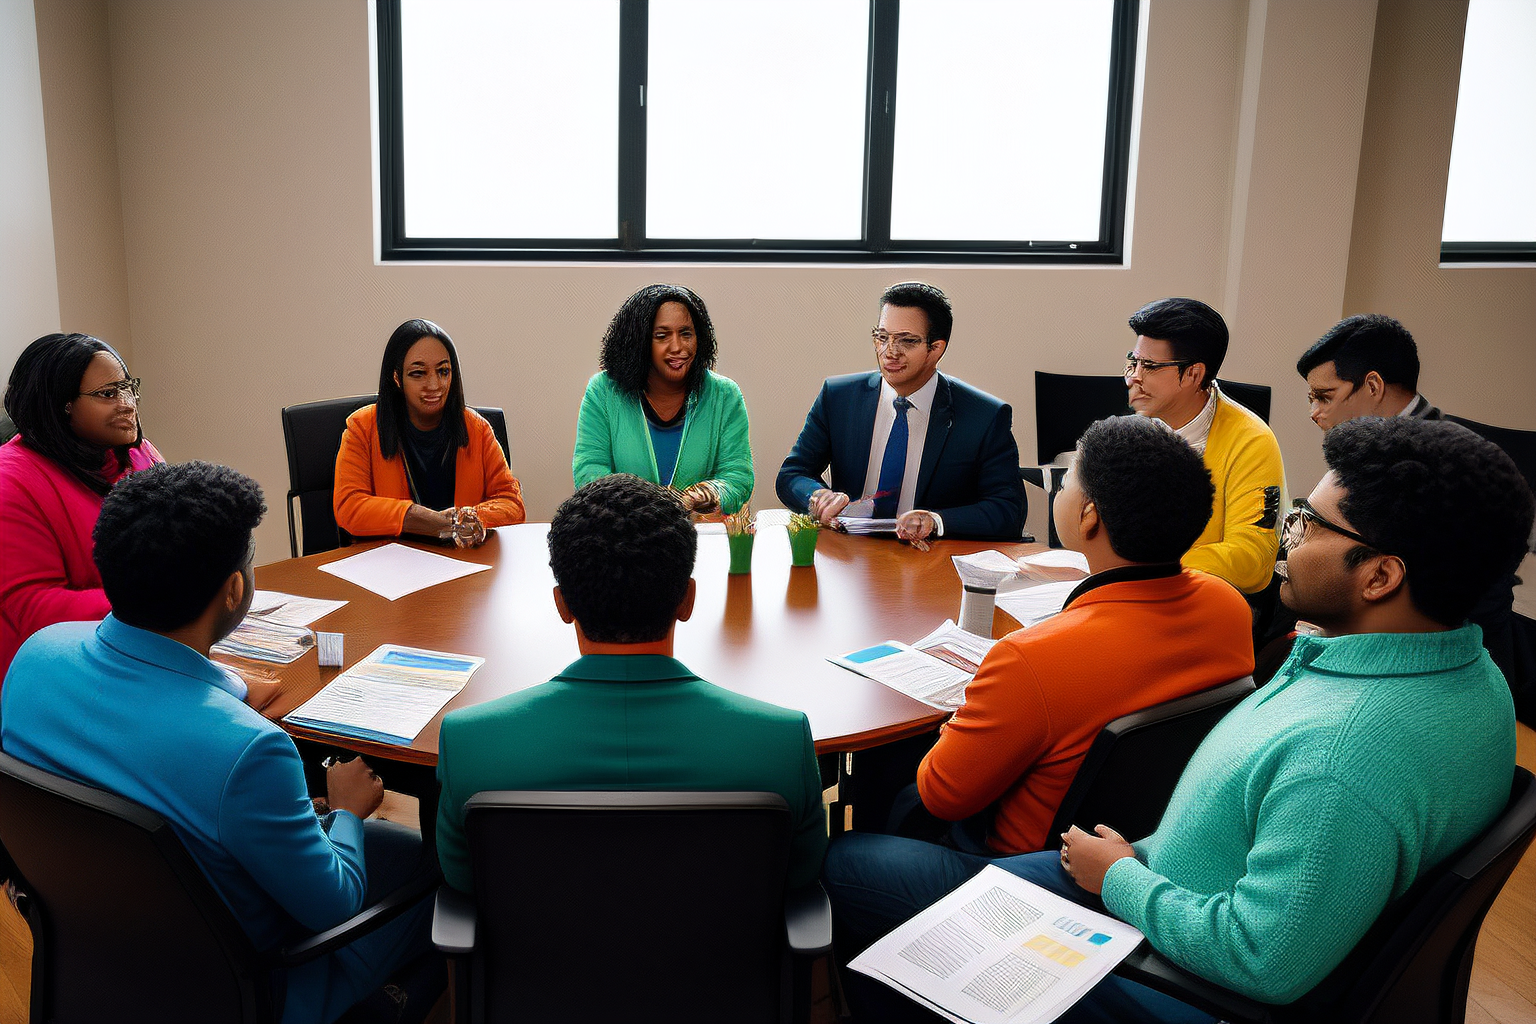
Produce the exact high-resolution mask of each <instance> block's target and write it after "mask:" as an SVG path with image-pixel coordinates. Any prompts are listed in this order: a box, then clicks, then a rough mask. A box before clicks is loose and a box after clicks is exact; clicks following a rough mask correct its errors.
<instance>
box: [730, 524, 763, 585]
mask: <svg viewBox="0 0 1536 1024" xmlns="http://www.w3.org/2000/svg"><path fill="white" fill-rule="evenodd" d="M725 539H726V540H728V541H730V544H731V573H730V574H731V575H732V576H740V575H742V574H744V573H749V572H751V571H752V542H753V541H754V540H756V539H757V537H756V536H755V535H753V534H750V533H728V534H726V537H725Z"/></svg>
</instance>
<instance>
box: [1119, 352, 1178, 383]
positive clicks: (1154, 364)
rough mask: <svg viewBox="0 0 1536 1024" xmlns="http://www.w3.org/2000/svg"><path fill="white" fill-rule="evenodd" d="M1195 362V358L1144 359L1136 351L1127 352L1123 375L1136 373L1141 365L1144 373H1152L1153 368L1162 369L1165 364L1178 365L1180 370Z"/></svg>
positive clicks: (1127, 375)
mask: <svg viewBox="0 0 1536 1024" xmlns="http://www.w3.org/2000/svg"><path fill="white" fill-rule="evenodd" d="M1193 364H1194V360H1193V359H1165V360H1161V361H1159V360H1156V359H1143V358H1142V357H1141V356H1139V355H1137V354H1136V353H1134V352H1127V353H1126V354H1125V373H1124V374H1122V375H1121V376H1124V377H1130V376H1133V375H1135V373H1136V368H1137V367H1138V366H1139V367H1141V372H1142V373H1151V372H1152V371H1153V370H1161V369H1162V368H1163V367H1165V366H1177V367H1178V368H1179V369H1180V370H1184V369H1187V368H1188V367H1190V366H1191V365H1193Z"/></svg>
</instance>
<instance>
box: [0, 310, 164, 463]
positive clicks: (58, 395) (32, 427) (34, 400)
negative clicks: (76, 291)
mask: <svg viewBox="0 0 1536 1024" xmlns="http://www.w3.org/2000/svg"><path fill="white" fill-rule="evenodd" d="M98 352H105V353H107V355H109V356H111V357H112V358H113V359H116V360H117V365H119V366H121V367H123V376H124V377H127V376H128V367H127V365H126V364H124V362H123V357H122V356H120V355H118V354H117V350H116V349H114V348H113V347H112V346H111V345H108V344H107V343H106V342H104V341H102V340H101V339H100V338H93V337H91V336H90V335H89V334H45V335H43V336H42V337H41V338H38V339H37V340H36V341H34V342H32V344H30V345H28V346H27V347H26V348H25V349H23V350H22V353H21V355H20V356H18V357H17V358H16V365H15V366H13V367H11V378H10V381H9V382H8V383H7V384H6V388H5V414H6V415H7V416H9V417H10V418H11V422H12V423H15V424H16V430H17V432H18V433H20V434H21V440H22V442H23V443H24V444H25V445H26V446H27V447H28V448H31V449H32V450H33V451H35V452H37V453H38V454H39V455H42V456H45V457H47V458H49V459H52V460H53V461H54V462H56V463H58V464H59V465H60V466H62V467H64V469H65V470H66V471H67V472H68V473H69V474H70V475H71V476H73V477H74V478H75V479H77V480H79V481H80V482H81V483H82V484H84V485H85V486H86V487H89V488H90V489H91V490H93V491H95V492H96V493H97V494H106V493H107V491H108V490H110V489H111V487H112V484H111V483H110V482H109V480H108V478H107V476H106V475H105V474H104V473H103V469H104V464H105V462H106V459H107V452H108V451H111V452H112V453H113V454H114V455H115V456H116V457H117V465H118V469H119V470H123V469H127V468H128V457H129V456H128V451H129V449H131V448H137V447H138V446H139V445H140V444H142V443H143V441H144V425H143V423H142V422H141V423H140V424H139V432H138V435H137V436H136V437H135V438H134V439H133V443H132V444H125V445H119V446H117V447H115V448H111V449H108V448H104V447H102V446H101V445H97V444H92V443H91V442H89V441H86V440H83V439H81V438H80V437H78V436H76V434H75V432H74V430H72V429H71V428H70V426H69V413H67V412H65V411H64V407H65V406H66V405H68V404H69V403H71V402H73V401H74V400H75V398H76V396H78V395H79V393H80V379H81V378H82V377H84V376H85V370H86V367H88V366H90V364H91V360H92V359H95V358H96V353H98Z"/></svg>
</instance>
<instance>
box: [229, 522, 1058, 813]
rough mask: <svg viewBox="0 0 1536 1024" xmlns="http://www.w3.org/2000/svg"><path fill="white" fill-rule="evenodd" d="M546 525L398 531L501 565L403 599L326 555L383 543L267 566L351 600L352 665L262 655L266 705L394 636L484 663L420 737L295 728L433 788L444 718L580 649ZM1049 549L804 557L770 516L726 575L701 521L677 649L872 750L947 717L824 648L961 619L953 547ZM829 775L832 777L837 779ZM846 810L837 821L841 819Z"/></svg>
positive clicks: (827, 739)
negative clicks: (270, 677) (483, 535)
mask: <svg viewBox="0 0 1536 1024" xmlns="http://www.w3.org/2000/svg"><path fill="white" fill-rule="evenodd" d="M548 530H549V527H548V524H544V523H525V524H521V525H518V526H510V527H503V528H501V529H499V530H496V531H493V532H492V534H491V536H490V537H489V539H488V540H487V541H486V543H485V544H484V545H483V546H481V547H479V548H472V549H462V550H456V549H454V548H452V547H445V546H442V545H439V544H434V543H431V542H417V541H412V540H409V539H402V540H396V541H393V543H405V544H409V545H411V546H413V547H420V548H423V549H424V550H430V551H433V552H435V553H438V554H442V555H445V556H447V557H450V558H459V559H465V560H468V561H472V562H477V563H481V564H485V565H489V566H491V568H490V570H489V571H484V572H476V573H474V574H472V575H469V576H465V577H461V578H459V579H456V580H452V581H449V582H447V583H442V584H438V585H436V586H432V587H428V588H426V589H423V590H419V591H416V592H415V593H412V594H408V595H406V596H404V597H401V598H399V599H398V600H394V601H391V600H388V599H386V598H384V597H381V596H379V595H377V594H374V593H373V592H371V591H369V590H365V589H363V588H362V587H359V586H357V585H355V584H352V583H350V582H347V581H345V580H342V579H339V578H337V577H336V576H333V575H331V574H329V573H325V572H321V571H320V567H321V566H322V565H325V564H327V563H329V562H333V561H336V560H338V559H343V558H348V557H350V556H352V555H355V554H358V553H359V552H361V551H364V550H367V549H368V548H370V547H375V546H377V545H379V544H382V543H388V542H386V541H371V542H366V543H361V544H356V545H353V546H351V547H346V548H340V549H337V550H334V551H328V552H324V553H322V554H316V555H309V556H306V557H303V558H295V559H289V560H286V561H281V562H274V563H270V564H267V565H263V566H260V567H258V568H257V569H256V585H257V587H258V588H259V589H262V590H275V591H281V592H284V593H288V594H295V595H301V596H305V597H317V598H327V599H333V600H345V601H346V602H347V604H346V605H345V606H344V607H342V608H339V609H337V610H336V611H334V612H331V613H330V614H328V615H326V616H325V617H324V618H321V619H319V620H317V621H316V622H315V623H313V628H315V629H317V630H324V631H327V632H339V633H341V634H343V636H344V638H345V639H344V664H343V667H342V668H320V667H319V663H318V657H317V655H316V653H315V652H314V651H310V652H307V653H305V654H304V655H303V656H302V657H300V658H299V659H298V660H297V661H295V662H293V663H292V664H289V665H284V666H276V667H273V666H262V667H263V668H265V669H267V670H269V671H274V672H275V675H276V677H277V679H278V682H279V690H278V694H277V696H276V697H275V698H274V699H273V700H272V701H271V702H270V703H268V704H267V706H266V707H264V708H263V713H264V714H266V715H267V716H268V717H270V718H272V719H274V720H278V721H279V722H281V719H282V716H284V715H285V714H287V713H289V712H290V711H292V710H293V709H295V708H297V707H298V706H299V705H301V704H303V703H304V702H305V701H306V700H308V699H309V698H310V697H311V696H313V695H314V694H315V693H316V692H318V691H319V690H320V688H321V687H323V686H324V685H325V684H326V683H327V682H329V681H330V680H332V679H334V678H335V677H336V676H337V675H338V674H339V673H340V672H341V671H344V669H345V668H347V667H350V666H352V665H353V664H355V663H356V662H358V661H360V660H362V659H363V658H364V657H366V656H367V655H368V654H369V653H370V652H372V651H373V650H374V649H375V648H377V647H378V646H380V645H381V644H386V643H389V644H400V645H405V646H410V647H421V648H427V649H430V650H435V651H443V652H448V653H452V654H460V655H472V656H477V657H481V658H484V659H485V663H484V664H483V665H482V666H480V668H479V669H478V670H477V671H476V672H475V673H474V675H473V677H471V679H470V680H469V682H468V683H467V684H466V685H465V687H464V688H463V690H461V691H460V692H459V693H458V694H457V695H456V696H454V698H453V699H452V700H450V701H449V702H448V704H447V705H446V706H445V707H444V709H443V710H442V711H441V712H439V713H438V715H437V716H436V717H434V718H433V719H432V721H431V722H430V723H429V724H428V725H427V726H426V728H425V729H423V730H422V731H421V733H420V734H419V735H417V736H416V738H415V739H414V740H413V741H412V742H411V743H410V744H409V745H408V746H397V745H391V744H386V743H380V742H375V741H370V740H364V739H357V738H353V737H347V736H340V735H334V734H329V733H322V732H317V731H314V730H312V729H307V728H299V727H296V726H293V725H291V724H289V723H282V724H283V725H284V728H285V729H287V730H288V732H289V733H290V735H292V736H293V737H294V738H295V740H296V741H298V742H299V743H300V746H301V748H304V749H305V750H306V753H314V752H316V751H319V750H321V749H327V750H329V749H340V750H350V751H356V752H357V753H360V754H363V755H365V756H366V757H367V758H368V759H369V763H370V764H372V765H373V766H374V767H375V768H376V769H377V770H378V771H379V773H380V775H381V776H383V777H384V778H385V781H386V783H387V784H389V786H390V788H391V789H396V790H399V791H403V792H409V793H414V794H416V795H418V796H424V795H427V794H428V793H435V790H434V789H433V788H432V787H433V774H434V770H435V768H434V766H435V765H436V763H437V735H438V727H439V724H440V723H441V720H442V715H443V714H446V713H447V712H449V711H452V710H454V709H455V708H464V707H470V706H473V705H476V704H480V703H483V702H485V701H490V700H495V699H496V698H498V697H502V696H505V695H506V694H509V693H513V692H515V691H517V690H521V689H523V688H525V687H529V686H536V685H538V684H540V683H543V682H545V681H547V680H548V679H550V678H551V677H552V676H554V675H556V674H557V673H559V672H560V671H561V670H562V669H563V668H565V667H566V666H567V665H569V664H570V663H571V662H573V661H575V660H576V659H577V658H578V657H579V656H580V654H579V652H578V650H577V646H576V631H575V629H574V627H572V626H570V625H568V624H566V623H565V622H563V621H561V619H560V616H559V614H558V613H557V611H556V610H555V604H554V600H553V597H552V591H553V588H554V577H553V575H552V573H551V571H550V568H549V554H548V547H547V535H548ZM1043 547H1044V546H1043V545H1040V544H1034V543H1028V544H1026V543H991V542H980V541H955V540H938V541H936V542H935V543H934V544H933V546H932V549H931V550H929V551H919V550H917V549H916V548H914V547H912V546H910V545H907V544H903V543H901V542H899V541H897V540H895V539H894V538H891V537H868V536H852V535H848V534H843V533H838V532H834V531H831V530H823V531H821V535H820V538H819V540H818V543H817V547H816V555H815V564H814V565H811V566H803V567H791V565H790V551H789V540H788V533H787V531H786V530H785V529H784V527H782V526H766V527H762V528H761V529H760V532H759V533H758V535H757V538H756V542H755V545H754V553H753V559H752V571H751V572H750V573H748V574H743V575H729V574H728V571H727V570H728V567H729V561H730V554H729V547H728V543H727V538H726V536H725V534H724V531H723V527H721V526H719V525H716V524H706V525H701V527H700V530H699V546H698V558H697V560H696V563H695V565H694V572H693V577H694V579H695V580H696V586H697V597H696V600H695V603H694V609H693V614H692V616H691V617H690V618H689V620H688V621H687V622H682V623H679V624H678V625H677V627H676V653H675V656H676V657H677V659H678V660H680V661H681V662H682V663H683V664H685V665H687V666H688V667H689V668H690V669H691V670H692V671H693V672H695V673H696V674H698V675H699V676H701V677H702V678H704V679H707V680H709V681H710V682H712V683H715V684H717V685H719V686H723V687H726V688H727V689H730V690H734V691H736V692H738V693H741V694H744V695H746V696H750V697H755V698H757V699H759V700H764V701H769V702H771V703H774V704H779V705H782V706H784V707H789V708H795V709H798V710H800V711H804V712H805V713H806V715H807V717H808V718H809V719H810V725H811V734H812V736H813V737H814V739H815V742H816V750H817V753H818V754H823V755H825V754H840V753H846V752H853V751H859V750H864V749H867V748H870V747H875V746H879V745H881V744H886V743H890V742H893V741H896V740H900V739H903V738H906V737H910V736H916V735H919V734H922V733H924V732H929V731H932V730H933V729H934V728H936V727H937V725H938V724H939V723H940V722H941V721H943V719H944V718H945V717H946V713H945V712H943V711H940V710H937V709H935V708H933V707H930V706H929V705H927V704H924V703H922V702H920V701H917V700H914V699H913V698H911V697H908V696H906V695H904V694H902V693H899V692H897V691H896V690H893V689H891V688H889V687H887V686H885V685H883V684H881V683H877V682H875V681H874V680H872V679H868V678H866V677H864V676H861V675H858V674H856V673H854V672H852V671H850V670H848V669H846V668H843V667H840V666H838V665H835V664H833V663H832V662H830V661H828V660H827V659H828V658H829V657H833V656H837V655H840V654H845V653H848V652H850V651H854V650H858V649H860V648H863V647H867V646H870V645H872V644H876V643H879V642H881V641H885V640H900V641H904V642H912V641H915V640H917V639H919V638H921V637H923V636H925V635H927V634H928V633H929V632H930V631H931V630H933V629H934V628H935V627H937V626H939V625H940V624H942V623H943V621H944V620H945V619H946V618H952V619H958V617H959V609H960V596H961V584H960V579H959V577H958V575H957V574H956V571H955V567H954V565H953V563H952V562H951V561H950V556H951V555H956V554H966V553H970V552H974V551H982V550H986V549H988V548H995V549H997V550H1000V551H1003V552H1006V553H1007V554H1010V555H1013V556H1018V555H1022V554H1025V553H1029V552H1032V551H1038V550H1042V549H1043ZM1017 625H1018V623H1017V622H1016V621H1014V619H1013V618H1012V617H1011V616H1009V615H1008V614H1007V613H1005V612H1002V611H1000V610H999V611H997V612H995V617H994V622H993V635H994V636H1002V635H1004V634H1005V633H1006V632H1008V631H1009V630H1011V629H1014V628H1017ZM229 660H233V659H229ZM247 664H250V663H247ZM509 753H511V752H509ZM825 760H826V759H824V761H825ZM839 761H840V762H841V759H839ZM824 781H825V782H826V784H828V785H831V784H832V782H833V781H834V780H833V779H826V780H824ZM427 817H428V814H427V805H426V804H425V803H424V804H423V814H422V819H423V820H422V825H423V826H424V828H430V823H429V822H428V821H427V820H426V819H427ZM833 820H834V827H837V824H838V823H839V819H838V817H837V816H836V815H834V819H833Z"/></svg>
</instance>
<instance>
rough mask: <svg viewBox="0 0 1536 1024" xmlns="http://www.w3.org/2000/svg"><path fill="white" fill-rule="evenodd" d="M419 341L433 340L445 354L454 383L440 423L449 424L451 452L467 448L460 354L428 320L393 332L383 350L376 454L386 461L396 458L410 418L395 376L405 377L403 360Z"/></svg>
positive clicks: (380, 370) (444, 404)
mask: <svg viewBox="0 0 1536 1024" xmlns="http://www.w3.org/2000/svg"><path fill="white" fill-rule="evenodd" d="M422 338H436V339H437V340H438V341H440V342H442V343H443V348H446V349H447V350H448V363H449V365H451V366H452V367H453V380H452V381H451V382H449V384H448V399H447V401H445V402H443V422H444V423H446V424H448V436H449V437H450V438H452V439H453V445H452V447H453V448H463V447H465V446H466V445H468V444H469V428H468V427H466V426H465V425H464V375H463V374H462V373H460V372H459V350H458V349H456V348H454V347H453V339H452V338H450V337H448V332H447V331H445V330H443V329H442V328H441V327H439V326H437V324H435V323H433V322H432V321H431V320H407V321H406V322H405V323H403V324H401V325H400V326H399V327H396V328H395V333H394V334H391V335H390V336H389V341H388V342H387V343H386V344H385V346H384V361H383V363H382V364H381V365H380V366H379V398H378V403H379V405H378V424H379V453H380V454H381V455H383V456H384V457H385V458H386V459H392V458H394V457H395V453H396V452H398V451H399V450H400V437H401V435H402V434H404V433H405V424H407V423H409V422H410V414H409V413H408V412H407V411H406V408H405V389H404V388H403V387H402V386H401V385H399V384H396V383H395V374H399V375H400V376H401V377H404V376H405V357H406V355H407V354H408V353H409V352H410V351H411V346H412V345H414V344H416V343H417V342H418V341H420V340H421V339H422Z"/></svg>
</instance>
